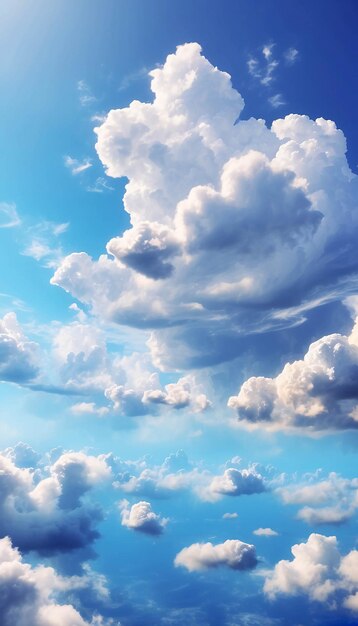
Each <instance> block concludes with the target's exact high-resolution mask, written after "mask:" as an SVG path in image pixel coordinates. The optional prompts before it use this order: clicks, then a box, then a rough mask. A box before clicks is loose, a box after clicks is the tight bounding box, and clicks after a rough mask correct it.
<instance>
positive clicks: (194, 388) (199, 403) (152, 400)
mask: <svg viewBox="0 0 358 626" xmlns="http://www.w3.org/2000/svg"><path fill="white" fill-rule="evenodd" d="M142 400H143V402H144V404H148V403H149V404H165V405H167V406H172V407H173V408H174V409H183V408H185V407H189V406H190V407H191V408H192V409H193V410H194V411H205V410H206V409H208V408H209V407H210V406H211V403H210V401H209V399H208V398H207V397H206V395H205V394H204V393H203V392H202V388H201V386H200V385H198V384H197V383H196V380H195V377H194V376H192V375H191V376H184V377H183V378H179V380H178V382H176V383H169V384H168V385H165V388H164V390H162V389H152V390H148V391H145V392H144V394H143V399H142Z"/></svg>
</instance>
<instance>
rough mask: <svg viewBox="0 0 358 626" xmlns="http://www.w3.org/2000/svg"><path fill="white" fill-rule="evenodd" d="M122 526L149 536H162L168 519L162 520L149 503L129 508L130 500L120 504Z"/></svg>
mask: <svg viewBox="0 0 358 626" xmlns="http://www.w3.org/2000/svg"><path fill="white" fill-rule="evenodd" d="M119 508H120V511H121V516H122V526H127V528H131V529H132V530H136V531H139V532H142V533H145V534H147V535H161V534H162V533H163V531H164V528H165V526H166V524H167V523H168V519H166V518H162V517H160V516H159V515H157V514H156V513H154V511H153V510H152V507H151V505H150V504H149V502H145V501H143V500H142V501H141V502H137V503H136V504H133V506H132V507H130V506H129V502H128V500H122V501H121V502H120V503H119Z"/></svg>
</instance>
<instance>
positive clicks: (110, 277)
mask: <svg viewBox="0 0 358 626" xmlns="http://www.w3.org/2000/svg"><path fill="white" fill-rule="evenodd" d="M263 58H264V60H265V62H266V61H267V62H268V63H273V60H274V59H273V51H272V48H270V47H267V49H265V53H263ZM271 76H272V72H271V74H269V78H270V77H271ZM150 77H151V79H152V82H151V89H152V91H153V94H154V100H153V103H141V102H138V101H134V102H132V103H131V105H130V106H129V107H126V108H123V109H118V110H112V111H110V112H109V114H108V116H107V117H106V118H105V120H104V121H103V122H102V124H101V125H100V126H99V127H98V128H97V129H96V132H97V136H98V141H97V146H96V148H97V152H98V155H99V157H100V159H101V161H102V163H103V164H104V166H105V168H106V172H107V174H108V176H111V177H115V178H117V177H122V176H126V177H128V179H129V182H128V184H127V185H126V192H125V196H124V207H125V210H126V211H127V212H128V213H129V215H130V220H131V228H130V229H129V230H127V231H126V232H125V233H124V234H122V235H120V236H119V237H115V238H113V239H112V240H111V242H110V243H109V244H108V250H109V251H110V252H111V255H114V256H108V255H102V256H101V257H100V258H99V259H98V260H92V259H91V258H90V257H89V256H88V255H87V254H86V253H84V252H80V253H75V254H71V255H70V256H68V257H66V258H65V259H64V260H63V261H62V263H61V264H60V266H59V267H58V269H57V271H56V272H55V275H54V277H53V278H52V283H53V284H56V285H59V286H61V287H62V288H63V289H65V290H66V291H68V292H70V293H71V294H72V295H73V296H74V297H76V298H78V299H79V300H81V301H82V302H83V303H85V304H86V305H88V306H89V307H90V308H91V310H92V312H93V313H94V314H95V315H98V316H99V317H101V318H102V319H105V320H107V321H108V320H110V321H111V322H116V323H118V324H124V325H129V326H133V327H135V328H142V329H144V328H147V329H151V330H152V336H151V339H150V342H149V347H150V349H151V350H152V354H153V358H154V359H155V364H156V366H160V367H161V368H162V369H165V370H167V371H174V370H175V369H181V368H194V367H195V368H196V367H202V366H205V365H211V364H214V363H218V362H221V361H224V360H228V359H232V358H235V357H236V356H237V355H238V353H239V352H240V341H241V338H242V335H243V333H245V334H247V333H250V332H259V331H260V330H268V329H274V328H282V327H284V326H290V325H292V323H294V322H297V321H298V320H300V319H302V315H303V312H304V310H308V309H309V308H313V307H315V306H317V302H322V301H330V300H334V299H336V298H340V297H341V296H342V295H345V293H346V292H347V291H348V290H352V288H353V286H354V285H355V284H356V282H357V270H358V264H357V259H356V253H355V247H356V231H357V225H358V224H357V222H358V217H357V213H356V211H355V203H356V200H355V199H356V196H357V189H356V188H357V177H356V176H354V175H353V174H352V172H351V171H350V169H349V167H348V164H347V160H346V156H345V152H346V144H345V138H344V135H343V133H342V132H341V131H340V130H338V129H337V128H336V126H335V124H334V123H333V122H330V121H326V120H323V119H321V118H319V119H317V120H316V121H313V120H310V119H309V118H308V117H306V116H300V115H289V116H287V117H285V118H284V119H281V120H280V119H279V120H276V121H275V122H274V123H273V124H272V127H271V128H267V127H266V126H265V124H264V122H263V121H262V120H255V119H250V120H240V119H239V120H238V117H239V115H240V113H241V110H242V108H243V100H242V97H241V96H240V95H239V94H238V93H237V92H236V91H235V90H234V89H233V88H232V86H231V82H230V77H229V76H228V74H226V73H225V72H221V71H219V70H218V69H217V68H215V67H214V66H212V65H211V64H210V63H209V62H208V61H207V60H206V59H205V58H204V57H203V56H202V55H201V54H200V47H199V46H198V45H197V44H187V45H184V46H180V47H179V48H178V49H177V52H176V54H172V55H169V57H168V58H167V60H166V62H165V64H164V65H163V67H161V68H157V69H155V70H154V71H153V72H151V73H150ZM269 82H270V81H269ZM237 120H238V121H237ZM235 122H236V123H235ZM268 198H271V200H270V202H269V203H268ZM174 233H175V234H174ZM273 277H274V280H273ZM342 278H344V281H342ZM338 282H339V284H340V285H342V287H340V288H337V285H338ZM178 346H180V350H179V349H178Z"/></svg>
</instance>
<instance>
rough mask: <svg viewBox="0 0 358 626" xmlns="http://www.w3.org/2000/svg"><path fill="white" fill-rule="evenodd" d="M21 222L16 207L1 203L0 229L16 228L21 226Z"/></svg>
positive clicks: (11, 204)
mask: <svg viewBox="0 0 358 626" xmlns="http://www.w3.org/2000/svg"><path fill="white" fill-rule="evenodd" d="M20 224H21V220H20V218H19V216H18V213H17V211H16V205H15V204H13V203H8V202H0V228H14V226H19V225H20Z"/></svg>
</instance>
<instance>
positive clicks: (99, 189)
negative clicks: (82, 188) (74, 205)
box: [87, 176, 114, 193]
mask: <svg viewBox="0 0 358 626" xmlns="http://www.w3.org/2000/svg"><path fill="white" fill-rule="evenodd" d="M87 191H90V192H91V193H103V192H104V191H114V187H111V185H110V184H109V183H108V181H107V180H106V178H103V176H99V177H98V178H97V179H96V182H95V183H94V185H89V186H88V187H87Z"/></svg>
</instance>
